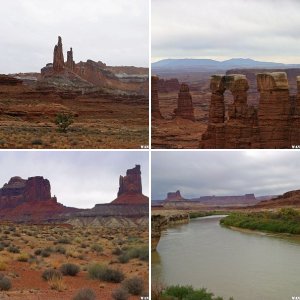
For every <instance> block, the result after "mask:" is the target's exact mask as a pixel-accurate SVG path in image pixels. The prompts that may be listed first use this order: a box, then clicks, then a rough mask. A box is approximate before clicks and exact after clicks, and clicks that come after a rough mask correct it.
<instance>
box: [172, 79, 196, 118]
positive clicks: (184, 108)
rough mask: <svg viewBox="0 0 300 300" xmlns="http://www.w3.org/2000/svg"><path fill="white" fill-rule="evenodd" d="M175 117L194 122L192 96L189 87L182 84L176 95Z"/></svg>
mask: <svg viewBox="0 0 300 300" xmlns="http://www.w3.org/2000/svg"><path fill="white" fill-rule="evenodd" d="M174 113H175V116H177V117H181V118H183V119H188V120H191V121H195V117H194V107H193V101H192V95H191V94H190V90H189V86H188V85H187V84H185V83H182V84H181V86H180V90H179V93H178V101H177V108H176V109H175V110H174Z"/></svg>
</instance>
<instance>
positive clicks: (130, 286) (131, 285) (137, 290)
mask: <svg viewBox="0 0 300 300" xmlns="http://www.w3.org/2000/svg"><path fill="white" fill-rule="evenodd" d="M122 285H123V287H124V288H125V289H126V290H127V291H128V292H129V293H130V294H132V295H141V294H142V292H143V290H144V281H143V279H141V278H138V277H131V278H128V279H126V280H124V281H123V283H122Z"/></svg>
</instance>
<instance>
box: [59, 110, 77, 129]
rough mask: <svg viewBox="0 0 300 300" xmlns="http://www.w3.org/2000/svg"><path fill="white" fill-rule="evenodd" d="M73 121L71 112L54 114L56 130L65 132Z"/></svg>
mask: <svg viewBox="0 0 300 300" xmlns="http://www.w3.org/2000/svg"><path fill="white" fill-rule="evenodd" d="M73 122H74V120H73V115H72V114H66V113H59V114H57V115H56V118H55V124H56V125H57V127H58V131H60V132H67V129H68V127H69V126H70V125H71V124H72V123H73Z"/></svg>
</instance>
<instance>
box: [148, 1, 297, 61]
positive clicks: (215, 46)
mask: <svg viewBox="0 0 300 300" xmlns="http://www.w3.org/2000/svg"><path fill="white" fill-rule="evenodd" d="M299 26H300V2H299V1H297V0H287V1H284V2H283V1H280V0H264V1H260V0H231V1H226V0H214V1H204V0H187V1H180V0H163V1H161V0H152V60H154V61H155V60H158V59H162V58H186V57H193V58H214V59H220V60H224V59H229V58H233V57H243V58H253V59H258V60H266V61H277V62H285V63H300V54H299V53H300V44H299V39H300V31H299V30H298V28H299Z"/></svg>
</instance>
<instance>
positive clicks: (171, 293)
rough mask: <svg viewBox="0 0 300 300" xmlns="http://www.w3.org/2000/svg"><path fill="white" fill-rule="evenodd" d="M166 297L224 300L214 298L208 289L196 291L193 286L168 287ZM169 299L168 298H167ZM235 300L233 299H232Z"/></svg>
mask: <svg viewBox="0 0 300 300" xmlns="http://www.w3.org/2000/svg"><path fill="white" fill-rule="evenodd" d="M164 297H172V298H170V299H174V300H175V299H176V300H223V298H222V297H214V294H213V293H210V292H207V290H206V289H204V288H202V289H194V288H193V287H192V286H190V285H187V286H180V285H172V286H169V287H167V288H166V289H165V290H164V292H163V298H162V299H165V298H164ZM167 299H168V298H167ZM230 300H233V298H230Z"/></svg>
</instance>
